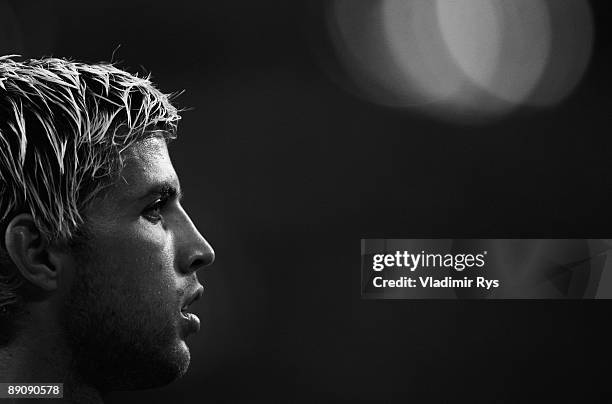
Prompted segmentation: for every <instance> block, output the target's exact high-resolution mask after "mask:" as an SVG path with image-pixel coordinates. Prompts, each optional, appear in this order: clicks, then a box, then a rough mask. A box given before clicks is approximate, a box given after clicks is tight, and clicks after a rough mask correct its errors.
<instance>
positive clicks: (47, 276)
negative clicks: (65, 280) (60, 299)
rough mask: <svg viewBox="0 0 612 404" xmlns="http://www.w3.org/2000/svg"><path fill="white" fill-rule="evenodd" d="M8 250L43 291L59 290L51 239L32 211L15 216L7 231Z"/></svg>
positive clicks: (30, 280)
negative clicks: (39, 225) (52, 258)
mask: <svg viewBox="0 0 612 404" xmlns="http://www.w3.org/2000/svg"><path fill="white" fill-rule="evenodd" d="M4 241H5V246H6V251H7V253H8V255H9V256H10V257H11V260H13V263H14V264H15V267H16V268H17V269H18V270H19V272H20V273H21V275H22V276H23V277H24V278H25V279H27V280H28V281H29V282H31V283H32V284H33V285H36V286H38V287H40V288H41V289H43V290H46V291H51V290H55V289H57V284H58V282H57V277H58V268H56V267H55V266H54V265H53V264H52V263H51V261H50V260H49V252H48V248H49V240H47V238H46V236H45V235H44V234H43V233H41V232H40V231H39V229H38V227H37V226H36V223H35V221H34V218H33V217H32V215H30V214H28V213H21V214H19V215H17V216H15V217H14V218H13V219H12V220H11V221H10V222H9V223H8V225H7V227H6V232H5V234H4Z"/></svg>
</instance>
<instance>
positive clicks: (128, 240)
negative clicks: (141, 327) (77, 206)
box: [93, 223, 177, 300]
mask: <svg viewBox="0 0 612 404" xmlns="http://www.w3.org/2000/svg"><path fill="white" fill-rule="evenodd" d="M94 244H95V245H94V246H93V248H95V249H96V251H95V254H96V255H98V256H99V257H100V261H99V262H101V263H103V270H104V271H105V272H106V275H107V276H108V278H109V280H111V279H112V282H111V284H112V285H110V286H111V287H118V288H119V289H120V290H121V291H122V293H123V294H126V295H128V296H131V297H132V298H138V297H144V296H146V297H147V298H155V297H163V296H164V295H166V294H168V293H169V292H170V291H173V290H175V289H176V282H177V280H176V279H177V272H176V271H175V254H174V248H173V240H172V237H171V236H170V234H168V233H167V232H166V231H165V230H164V229H163V228H162V227H161V226H151V225H148V224H144V225H143V224H140V223H139V224H138V225H134V226H132V227H123V229H119V230H116V231H115V232H113V233H112V234H105V235H102V236H101V237H99V238H97V239H96V242H95V243H94ZM96 266H98V265H96ZM126 297H127V296H126ZM156 300H159V299H156Z"/></svg>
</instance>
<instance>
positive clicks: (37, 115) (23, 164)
mask: <svg viewBox="0 0 612 404" xmlns="http://www.w3.org/2000/svg"><path fill="white" fill-rule="evenodd" d="M172 97H173V95H168V94H163V93H162V92H160V91H159V90H158V89H157V88H155V86H154V85H153V84H152V83H151V81H150V79H149V77H139V76H138V75H133V74H130V73H127V72H125V71H123V70H121V69H119V68H117V67H115V66H114V65H112V64H106V63H100V64H85V63H79V62H74V61H70V60H66V59H58V58H43V59H31V60H24V61H21V60H20V58H19V57H18V56H3V57H0V228H3V229H4V228H5V226H6V223H7V222H8V221H9V220H10V219H11V218H12V217H13V216H15V215H16V214H18V213H23V212H27V213H30V214H31V215H32V217H33V218H34V221H35V223H36V225H37V226H38V229H39V231H40V232H41V233H42V234H44V235H46V236H47V238H48V239H49V240H60V241H70V239H71V238H72V237H73V236H75V234H76V233H77V231H78V230H79V226H81V225H82V224H83V222H84V219H83V216H82V212H83V209H84V208H85V207H86V206H87V205H88V203H90V202H91V201H92V200H93V199H94V198H95V197H96V196H98V195H100V193H101V191H102V190H103V189H104V188H106V187H107V186H108V185H110V184H112V183H113V182H114V180H115V179H116V178H117V176H118V174H119V172H120V171H121V167H122V161H121V153H122V152H123V151H124V150H126V149H127V148H129V147H130V146H131V145H133V144H134V143H136V142H138V141H140V140H143V139H145V138H148V137H152V136H162V137H163V138H165V139H166V140H167V141H168V140H169V139H173V138H174V137H175V136H176V125H177V123H178V120H179V119H180V115H179V111H177V109H176V108H175V107H174V106H173V105H172V103H171V100H172ZM3 238H4V235H3V234H2V239H3ZM1 244H3V243H1ZM0 266H3V265H0ZM14 283H15V279H13V277H11V276H9V275H8V274H7V273H6V272H5V271H4V270H3V269H2V268H1V267H0V309H2V308H3V307H5V306H6V305H7V304H10V303H11V302H12V301H13V300H14V299H16V295H15V293H13V292H14V290H13V289H14V287H12V286H11V285H13V284H14ZM13 286H15V285H13Z"/></svg>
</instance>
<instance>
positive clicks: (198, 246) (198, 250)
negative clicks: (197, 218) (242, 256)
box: [179, 213, 215, 274]
mask: <svg viewBox="0 0 612 404" xmlns="http://www.w3.org/2000/svg"><path fill="white" fill-rule="evenodd" d="M181 233H183V237H182V241H181V246H180V247H179V248H180V250H182V251H180V254H181V257H182V258H181V261H182V262H181V263H180V265H179V268H180V270H181V272H184V273H186V274H189V273H192V272H195V271H197V270H199V269H202V268H204V267H205V266H208V265H210V264H212V263H213V262H214V260H215V251H214V250H213V248H212V246H211V245H210V244H209V243H208V241H206V239H205V238H204V237H203V236H202V235H201V234H200V232H199V231H198V229H197V228H196V226H195V225H194V224H193V222H192V221H191V219H190V218H189V216H188V215H187V213H185V222H184V224H183V231H182V232H181Z"/></svg>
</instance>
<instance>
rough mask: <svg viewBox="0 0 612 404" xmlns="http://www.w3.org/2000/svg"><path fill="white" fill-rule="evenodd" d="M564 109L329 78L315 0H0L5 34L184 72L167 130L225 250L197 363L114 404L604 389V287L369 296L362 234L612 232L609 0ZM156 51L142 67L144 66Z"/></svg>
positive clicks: (202, 307) (210, 288) (46, 49)
mask: <svg viewBox="0 0 612 404" xmlns="http://www.w3.org/2000/svg"><path fill="white" fill-rule="evenodd" d="M607 3H609V2H606V1H605V0H601V1H597V2H593V3H592V6H593V11H594V15H595V24H596V26H595V29H596V33H595V35H596V36H595V49H594V52H593V57H592V60H591V65H590V67H589V69H588V71H587V73H586V75H585V77H584V79H583V81H582V82H581V84H580V85H579V86H578V88H577V89H576V91H575V92H574V93H573V94H572V95H571V96H570V97H569V98H568V99H567V100H566V101H565V102H564V103H562V104H561V105H559V106H557V107H555V108H553V109H538V110H535V109H533V110H532V109H524V110H520V111H518V112H516V113H514V114H513V115H511V116H509V117H507V118H506V119H504V120H501V121H498V122H496V123H492V124H489V125H476V126H458V125H453V124H450V123H444V122H441V121H436V120H434V119H433V118H427V117H424V116H421V115H417V114H415V113H412V112H410V111H401V110H394V109H388V108H383V107H378V106H374V105H372V104H369V103H367V102H365V101H363V100H361V99H359V98H357V97H354V96H353V95H351V94H350V93H349V92H347V91H345V90H344V89H343V88H342V87H340V86H338V85H337V84H336V82H335V81H333V80H332V79H330V76H329V75H328V74H327V73H326V70H325V69H323V68H322V67H321V63H320V60H321V59H320V58H319V56H320V55H321V54H327V53H329V51H330V48H329V47H330V45H329V42H328V41H327V40H326V39H325V21H324V15H325V13H324V11H325V4H326V3H325V2H324V1H319V0H317V1H313V0H309V1H301V2H294V1H286V0H285V1H281V0H274V1H267V0H266V1H257V2H254V1H241V2H236V1H207V2H196V1H192V2H187V1H178V0H175V1H171V2H159V1H151V0H149V1H129V2H128V1H115V0H113V1H104V2H87V1H17V0H14V1H0V12H1V14H2V15H1V16H0V18H1V20H0V22H2V24H1V26H0V34H1V35H2V37H3V38H2V39H0V41H2V42H0V46H1V47H2V49H0V52H1V53H3V54H6V53H17V54H22V55H24V56H27V57H40V56H43V55H53V56H62V57H71V58H76V59H81V60H85V61H89V62H96V61H100V60H106V61H108V60H110V59H111V57H112V55H113V52H114V51H115V49H116V48H117V46H118V45H121V47H120V48H119V49H117V50H116V51H115V52H114V54H115V56H114V60H120V61H123V62H122V64H121V66H123V67H124V68H128V69H129V70H131V71H140V72H148V71H150V72H152V73H153V79H154V81H155V82H156V83H157V84H158V85H159V87H160V88H161V89H162V90H164V91H166V92H170V91H175V90H181V89H186V90H187V91H186V93H185V94H184V95H182V96H181V97H180V99H179V103H180V106H182V107H193V108H194V109H193V111H190V112H186V113H185V114H184V115H183V121H182V123H181V127H180V134H179V140H178V141H177V142H176V143H174V144H173V145H172V147H171V153H172V156H173V159H174V164H175V167H176V169H177V171H178V173H179V175H180V176H181V181H182V186H183V188H184V189H185V190H186V200H185V206H186V208H187V209H188V211H189V212H190V214H191V216H192V219H193V220H194V222H195V223H196V224H197V225H198V227H199V228H200V230H201V232H202V233H203V234H204V235H205V236H206V237H207V238H208V240H209V241H210V242H211V243H212V244H213V246H214V248H215V250H216V252H217V262H216V263H215V265H214V266H213V267H212V268H211V269H210V270H208V272H206V273H202V274H201V275H200V278H201V280H202V281H203V282H204V285H205V288H206V293H205V297H204V299H203V301H200V304H199V309H197V310H196V312H198V313H199V314H200V317H201V319H202V325H203V330H202V332H200V334H198V335H197V336H195V337H191V341H190V346H191V348H192V349H191V350H192V354H193V356H192V365H191V368H190V371H189V373H188V374H187V376H185V377H184V378H183V379H181V380H180V381H178V382H176V383H173V384H171V385H170V386H168V387H165V388H163V389H157V390H151V391H145V392H136V393H115V394H113V395H112V396H111V397H109V400H108V402H109V403H124V402H125V403H128V402H133V400H137V399H138V400H140V399H143V400H146V401H148V402H151V403H167V402H187V401H188V400H198V401H199V400H201V401H209V402H221V401H226V402H234V401H240V402H254V401H271V402H321V401H348V402H354V401H359V400H363V401H374V402H379V401H395V400H397V401H407V400H412V401H416V402H421V401H460V400H462V399H465V400H470V401H495V402H504V401H512V402H514V401H540V400H542V399H544V400H553V399H555V400H578V401H585V400H586V401H594V400H602V401H603V400H605V397H606V396H604V395H600V394H603V392H605V391H606V390H609V387H608V386H609V385H610V378H611V376H612V375H610V372H609V370H610V366H611V365H610V363H611V360H612V331H610V330H609V327H608V326H607V325H608V324H607V323H608V322H609V318H610V309H612V305H611V304H610V303H609V302H607V301H513V302H510V301H397V300H394V301H372V300H361V298H360V295H359V289H360V267H359V265H360V244H359V239H360V238H366V237H369V238H376V237H379V238H385V237H386V238H392V237H405V238H409V237H438V236H440V237H450V238H453V237H506V238H507V237H592V238H604V237H608V238H609V237H610V236H612V192H611V191H612V164H611V154H612V153H611V151H612V147H611V146H612V139H611V138H610V133H609V132H610V131H609V129H608V122H609V121H610V111H609V109H610V105H611V103H610V94H609V91H610V89H611V85H610V84H611V82H610V80H611V76H610V72H611V71H612V69H611V67H612V65H611V62H610V54H609V51H610V49H609V47H610V39H611V35H610V29H609V25H608V23H609V20H610V11H609V8H610V7H609V6H607ZM143 66H144V67H143Z"/></svg>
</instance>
